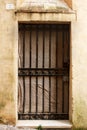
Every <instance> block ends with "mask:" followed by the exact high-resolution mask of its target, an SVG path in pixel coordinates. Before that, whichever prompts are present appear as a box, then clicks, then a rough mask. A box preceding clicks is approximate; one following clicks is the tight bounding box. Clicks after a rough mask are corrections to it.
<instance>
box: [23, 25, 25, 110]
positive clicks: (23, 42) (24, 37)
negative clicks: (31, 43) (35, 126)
mask: <svg viewBox="0 0 87 130" xmlns="http://www.w3.org/2000/svg"><path fill="white" fill-rule="evenodd" d="M23 29H24V30H23V68H24V67H25V27H24V28H23ZM24 111H25V77H24V76H23V113H24Z"/></svg>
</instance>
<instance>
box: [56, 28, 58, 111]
mask: <svg viewBox="0 0 87 130" xmlns="http://www.w3.org/2000/svg"><path fill="white" fill-rule="evenodd" d="M57 55H58V29H57V26H56V68H58V56H57ZM57 79H58V78H57V76H56V113H57V109H58V106H57V102H58V100H57V99H58V81H57Z"/></svg>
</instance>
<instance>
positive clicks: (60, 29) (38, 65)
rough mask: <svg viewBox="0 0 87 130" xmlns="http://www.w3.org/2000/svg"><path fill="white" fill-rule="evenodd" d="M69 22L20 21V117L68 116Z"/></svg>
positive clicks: (54, 117)
mask: <svg viewBox="0 0 87 130" xmlns="http://www.w3.org/2000/svg"><path fill="white" fill-rule="evenodd" d="M69 30H70V26H69V24H19V47H18V48H19V69H18V76H19V84H18V119H19V120H26V119H32V120H33V119H43V120H47V119H49V120H58V119H61V120H65V119H69V57H70V56H69V55H70V54H69V53H70V52H69V50H70V49H69V48H70V40H69V39H70V34H69V33H70V32H69Z"/></svg>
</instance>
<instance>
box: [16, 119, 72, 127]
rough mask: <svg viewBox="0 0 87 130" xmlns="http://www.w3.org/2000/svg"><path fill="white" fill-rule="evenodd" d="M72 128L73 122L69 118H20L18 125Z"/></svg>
mask: <svg viewBox="0 0 87 130" xmlns="http://www.w3.org/2000/svg"><path fill="white" fill-rule="evenodd" d="M40 125H41V126H42V128H67V129H70V128H72V123H71V122H70V121H69V120H18V121H17V124H16V126H17V127H18V128H25V127H26V128H37V127H38V126H40Z"/></svg>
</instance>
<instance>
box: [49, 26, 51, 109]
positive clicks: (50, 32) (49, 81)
mask: <svg viewBox="0 0 87 130" xmlns="http://www.w3.org/2000/svg"><path fill="white" fill-rule="evenodd" d="M49 68H51V26H50V25H49ZM49 112H51V76H49Z"/></svg>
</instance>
